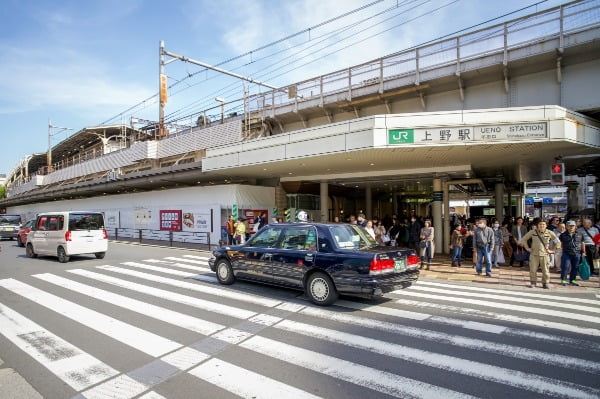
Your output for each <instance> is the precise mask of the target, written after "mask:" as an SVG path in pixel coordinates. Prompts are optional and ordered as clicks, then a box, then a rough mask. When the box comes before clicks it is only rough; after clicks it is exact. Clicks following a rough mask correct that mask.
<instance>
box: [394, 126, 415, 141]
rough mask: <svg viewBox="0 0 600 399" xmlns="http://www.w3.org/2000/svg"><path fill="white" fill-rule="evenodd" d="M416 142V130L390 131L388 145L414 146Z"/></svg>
mask: <svg viewBox="0 0 600 399" xmlns="http://www.w3.org/2000/svg"><path fill="white" fill-rule="evenodd" d="M414 142H415V131H414V129H390V130H388V144H412V143H414Z"/></svg>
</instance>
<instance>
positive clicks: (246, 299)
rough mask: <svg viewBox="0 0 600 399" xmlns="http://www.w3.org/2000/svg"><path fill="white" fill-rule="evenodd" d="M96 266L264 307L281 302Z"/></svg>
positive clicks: (111, 267)
mask: <svg viewBox="0 0 600 399" xmlns="http://www.w3.org/2000/svg"><path fill="white" fill-rule="evenodd" d="M97 267H98V268H99V269H102V270H108V271H111V272H115V273H120V274H126V275H128V276H134V277H138V278H141V279H144V280H149V281H154V282H156V283H162V284H167V285H171V286H174V287H179V288H185V289H188V290H192V291H197V292H203V293H205V294H210V295H216V296H219V297H223V298H229V299H235V300H238V301H243V302H248V303H253V304H255V305H260V306H265V307H269V308H272V307H274V306H277V305H279V304H280V303H281V301H278V300H275V299H268V298H263V297H261V296H258V295H253V294H245V293H241V292H235V291H232V290H229V289H224V288H217V287H210V286H206V285H200V284H193V283H188V282H185V281H181V280H174V279H170V278H166V277H161V276H156V275H153V274H148V273H142V272H138V271H136V270H128V269H123V268H120V267H114V266H97Z"/></svg>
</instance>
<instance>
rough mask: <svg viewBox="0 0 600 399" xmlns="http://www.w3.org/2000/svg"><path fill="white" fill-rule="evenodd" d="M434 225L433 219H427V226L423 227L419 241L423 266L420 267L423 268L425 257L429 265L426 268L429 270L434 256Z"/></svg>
mask: <svg viewBox="0 0 600 399" xmlns="http://www.w3.org/2000/svg"><path fill="white" fill-rule="evenodd" d="M433 232H434V230H433V227H432V226H431V221H430V220H426V221H425V227H423V228H422V229H421V233H420V241H419V251H420V255H421V266H420V267H419V269H422V268H423V264H424V262H425V258H427V267H426V268H425V270H429V268H430V267H431V259H432V258H433V249H434V245H433Z"/></svg>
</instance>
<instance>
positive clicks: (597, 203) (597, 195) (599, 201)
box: [592, 178, 600, 220]
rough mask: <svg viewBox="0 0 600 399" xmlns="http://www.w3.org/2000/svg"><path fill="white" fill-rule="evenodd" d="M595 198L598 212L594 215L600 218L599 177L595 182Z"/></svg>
mask: <svg viewBox="0 0 600 399" xmlns="http://www.w3.org/2000/svg"><path fill="white" fill-rule="evenodd" d="M592 198H594V209H595V210H596V214H595V215H594V216H595V217H596V220H599V219H600V181H599V180H598V178H596V182H595V183H594V193H593V197H592Z"/></svg>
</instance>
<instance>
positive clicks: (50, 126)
mask: <svg viewBox="0 0 600 399" xmlns="http://www.w3.org/2000/svg"><path fill="white" fill-rule="evenodd" d="M53 129H58V130H57V131H53ZM65 130H73V129H71V128H69V127H60V126H54V125H53V124H52V122H51V121H50V118H48V152H47V153H46V164H47V167H48V173H49V172H50V168H51V167H52V137H54V136H56V135H57V134H59V133H62V132H64V131H65Z"/></svg>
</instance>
